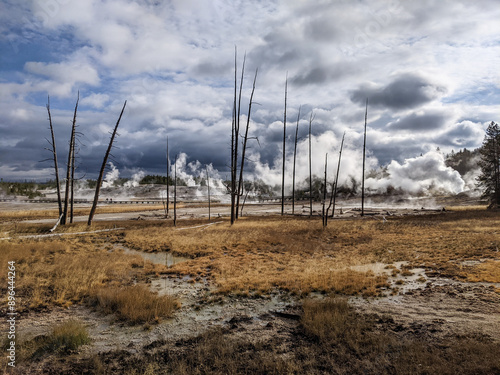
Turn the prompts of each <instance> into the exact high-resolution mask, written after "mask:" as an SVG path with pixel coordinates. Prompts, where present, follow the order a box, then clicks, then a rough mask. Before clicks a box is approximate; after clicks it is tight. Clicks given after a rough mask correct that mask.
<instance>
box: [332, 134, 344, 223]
mask: <svg viewBox="0 0 500 375" xmlns="http://www.w3.org/2000/svg"><path fill="white" fill-rule="evenodd" d="M344 138H345V132H344V135H343V136H342V142H341V143H340V151H339V163H338V165H337V175H336V176H335V184H334V186H333V192H332V200H333V207H332V218H333V217H334V215H335V200H336V199H337V188H338V186H339V171H340V161H341V160H342V149H343V148H344Z"/></svg>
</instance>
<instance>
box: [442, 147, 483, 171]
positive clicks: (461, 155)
mask: <svg viewBox="0 0 500 375" xmlns="http://www.w3.org/2000/svg"><path fill="white" fill-rule="evenodd" d="M479 150H480V149H479V148H477V149H475V150H473V151H470V150H467V149H466V148H464V149H463V150H459V151H458V152H454V151H453V150H452V151H451V153H449V154H447V155H446V156H445V163H446V165H447V166H448V167H451V168H453V169H454V170H456V171H457V172H458V173H460V176H462V177H463V176H465V175H466V174H467V173H469V172H471V171H473V170H475V169H477V168H478V161H479V158H480V154H479Z"/></svg>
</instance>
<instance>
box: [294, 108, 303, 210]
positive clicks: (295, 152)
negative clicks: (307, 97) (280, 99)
mask: <svg viewBox="0 0 500 375" xmlns="http://www.w3.org/2000/svg"><path fill="white" fill-rule="evenodd" d="M300 109H301V107H299V113H298V115H297V126H296V127H295V145H294V148H293V176H292V215H294V214H295V164H296V161H297V141H298V139H299V138H298V136H299V120H300Z"/></svg>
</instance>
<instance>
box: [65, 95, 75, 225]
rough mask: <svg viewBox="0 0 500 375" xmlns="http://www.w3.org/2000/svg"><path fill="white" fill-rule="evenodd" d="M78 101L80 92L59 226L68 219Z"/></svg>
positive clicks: (72, 127) (72, 128) (72, 129)
mask: <svg viewBox="0 0 500 375" xmlns="http://www.w3.org/2000/svg"><path fill="white" fill-rule="evenodd" d="M79 100H80V92H79V91H78V97H77V99H76V105H75V112H74V114H73V123H72V126H71V137H70V139H69V150H68V164H67V168H66V190H65V192H64V210H63V216H62V219H61V224H62V225H65V224H66V222H67V218H68V204H69V192H70V183H71V170H72V161H73V152H74V140H75V126H76V113H77V111H78V101H79Z"/></svg>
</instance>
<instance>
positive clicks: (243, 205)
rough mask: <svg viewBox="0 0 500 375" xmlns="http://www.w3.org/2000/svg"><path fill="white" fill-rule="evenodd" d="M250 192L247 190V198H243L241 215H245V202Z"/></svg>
mask: <svg viewBox="0 0 500 375" xmlns="http://www.w3.org/2000/svg"><path fill="white" fill-rule="evenodd" d="M248 193H250V191H248V190H247V192H246V194H245V198H244V199H243V204H242V205H241V215H240V216H242V217H243V208H244V207H245V202H246V201H247V198H248Z"/></svg>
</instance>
